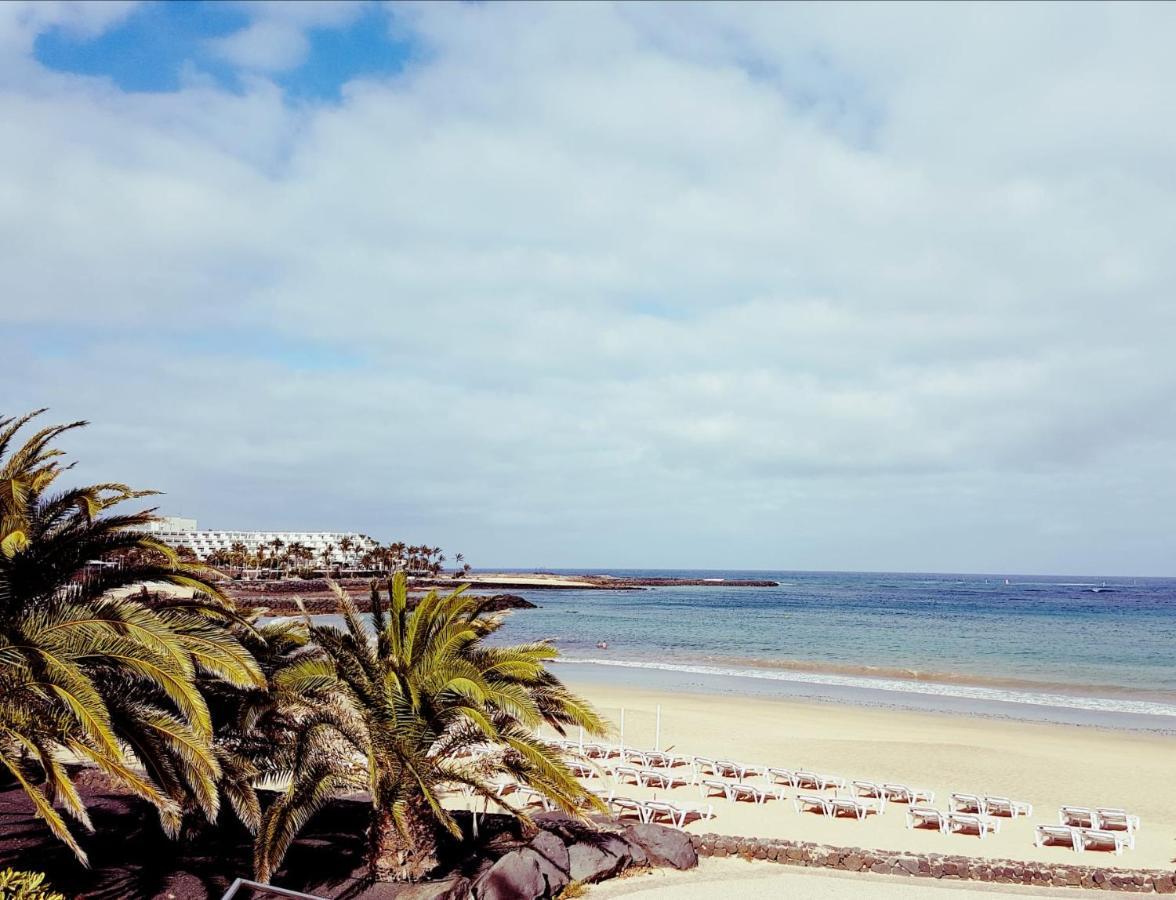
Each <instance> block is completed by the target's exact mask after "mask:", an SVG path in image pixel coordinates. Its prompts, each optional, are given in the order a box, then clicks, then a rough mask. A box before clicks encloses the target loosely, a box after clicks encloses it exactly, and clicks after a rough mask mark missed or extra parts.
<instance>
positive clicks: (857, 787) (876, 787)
mask: <svg viewBox="0 0 1176 900" xmlns="http://www.w3.org/2000/svg"><path fill="white" fill-rule="evenodd" d="M851 787H852V788H853V792H854V795H855V796H858V797H871V798H874V799H878V798H881V797H885V796H886V793H885V791H883V790H882V785H880V784H879V783H878V782H876V781H854V782H852V784H851Z"/></svg>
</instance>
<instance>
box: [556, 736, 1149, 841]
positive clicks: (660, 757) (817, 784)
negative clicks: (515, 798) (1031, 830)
mask: <svg viewBox="0 0 1176 900" xmlns="http://www.w3.org/2000/svg"><path fill="white" fill-rule="evenodd" d="M557 743H559V744H560V745H561V746H563V747H564V748H565V749H567V750H569V751H573V752H575V753H577V754H580V755H581V756H583V757H585V758H586V759H585V760H584V761H573V763H572V764H571V767H572V770H573V771H574V772H575V773H576V774H577V775H579V776H580V777H583V778H595V777H600V775H601V773H602V772H610V773H611V774H612V775H613V777H614V778H616V779H618V780H619V781H622V782H627V783H630V784H634V785H637V786H640V787H661V788H670V789H672V788H675V787H680V786H684V785H688V784H694V785H697V786H698V788H699V791H700V793H701V795H702V797H703V799H704V800H706V799H707V798H712V797H716V796H720V797H723V798H725V799H727V800H731V801H736V800H750V801H751V802H753V803H757V804H762V803H765V802H767V801H768V800H783V799H784V795H783V792H782V791H781V790H780V787H781V786H784V787H790V788H793V789H795V790H797V791H798V792H804V791H829V790H834V791H837V792H838V794H840V793H842V792H847V791H848V792H851V793H852V796H850V797H845V796H840V795H838V796H832V797H830V796H825V795H821V794H815V793H797V794H795V795H794V797H793V804H794V806H795V808H796V811H797V812H816V813H819V814H822V815H826V816H830V817H846V818H854V819H857V820H864V819H865V818H866V817H867V816H868V815H870V814H878V813H882V812H884V811H885V809H886V804H887V803H888V802H892V803H904V804H906V805H907V812H906V816H907V827H908V828H933V829H936V830H938V831H939V832H941V833H943V834H950V833H954V832H964V833H975V834H977V835H978V836H979V837H980V838H981V839H983V838H985V837H987V836H988V835H989V834H994V833H997V832H999V831H1000V826H1001V820H1002V819H1016V818H1019V817H1028V816H1031V815H1032V814H1033V804H1031V803H1028V802H1025V801H1022V800H1014V799H1012V798H1010V797H1004V796H1000V795H993V794H966V793H953V794H952V795H951V797H950V800H949V803H948V808H947V810H946V811H941V810H939V809H936V808H933V807H932V806H931V805H930V804H932V803H934V802H935V793H934V791H929V790H925V789H923V788H914V787H911V786H909V785H905V784H896V783H890V782H873V781H853V782H847V781H846V779H844V778H842V777H840V776H837V775H825V774H821V773H817V772H811V771H806V770H803V769H783V768H776V767H772V766H759V765H748V764H744V763H738V762H735V761H733V760H726V759H714V758H711V757H706V756H689V757H686V756H679V755H676V754H672V753H667V752H664V751H656V750H639V749H635V748H625V749H622V748H619V747H609V746H607V745H604V744H584V745H583V746H581V745H579V744H577V743H575V742H572V741H561V742H557ZM614 758H615V759H618V760H620V762H621V764H620V765H612V766H609V765H604V766H600V765H593V764H592V763H591V762H589V761H588V760H601V761H607V760H610V759H614ZM679 766H683V767H686V766H688V767H689V769H690V777H689V778H687V777H686V776H685V775H678V774H676V773H674V772H673V771H672V769H674V768H676V767H679ZM703 776H710V777H703ZM749 777H752V778H761V779H764V780H765V781H766V782H767V784H754V783H750V782H748V781H747V780H746V779H747V778H749ZM723 779H735V780H733V781H731V780H723ZM597 793H598V794H599V793H600V792H597ZM607 800H608V802H610V803H611V804H613V806H614V807H616V808H623V809H626V810H628V811H630V812H634V813H636V814H637V815H638V816H639V817H640V818H641V819H642V821H646V822H648V821H652V820H653V819H654V818H665V819H668V820H669V821H670V822H672V823H673V824H677V825H679V826H680V825H681V824H683V823H684V822H685V820H686V817H687V815H688V814H690V813H693V812H697V813H698V814H699V815H705V816H706V818H710V817H711V816H713V814H714V810H713V807H712V806H711V805H710V804H702V805H700V806H698V808H695V806H693V805H683V804H674V803H669V802H667V801H658V800H652V801H639V800H632V799H629V798H624V797H613V796H612V793H611V792H610V794H609V796H608V798H607ZM703 810H705V813H704V812H703ZM1058 821H1059V824H1058V825H1049V824H1042V825H1037V826H1036V837H1035V841H1036V844H1037V846H1042V845H1044V844H1058V843H1062V844H1067V845H1069V846H1071V847H1073V849H1074V850H1075V851H1077V852H1082V851H1084V850H1087V849H1090V848H1096V847H1097V848H1107V849H1111V850H1113V851H1114V852H1115V853H1116V854H1120V853H1122V852H1123V850H1124V849H1125V848H1134V846H1135V832H1136V831H1138V829H1139V817H1138V816H1134V815H1131V814H1129V813H1127V811H1126V810H1123V809H1120V808H1115V807H1085V806H1063V807H1062V808H1061V809H1060V810H1059V812H1058Z"/></svg>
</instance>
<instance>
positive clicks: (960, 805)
mask: <svg viewBox="0 0 1176 900" xmlns="http://www.w3.org/2000/svg"><path fill="white" fill-rule="evenodd" d="M928 802H932V801H928ZM948 807H949V809H950V810H951V811H952V812H962V813H975V814H976V815H981V816H1003V817H1004V818H1006V819H1015V818H1016V817H1017V816H1031V815H1033V804H1032V803H1026V802H1024V801H1023V800H1010V799H1009V798H1008V797H994V796H990V795H987V794H952V795H951V800H950V802H949V803H948Z"/></svg>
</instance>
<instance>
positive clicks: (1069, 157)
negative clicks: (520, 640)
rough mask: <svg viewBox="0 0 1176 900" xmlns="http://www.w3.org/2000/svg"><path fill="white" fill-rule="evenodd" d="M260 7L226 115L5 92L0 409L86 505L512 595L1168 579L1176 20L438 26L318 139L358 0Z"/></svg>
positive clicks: (172, 100) (469, 9)
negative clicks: (808, 581)
mask: <svg viewBox="0 0 1176 900" xmlns="http://www.w3.org/2000/svg"><path fill="white" fill-rule="evenodd" d="M249 12H250V15H251V16H252V20H251V24H250V25H249V26H248V27H247V28H245V29H244V30H243V31H241V32H238V33H237V34H236V35H232V36H230V38H228V39H227V41H228V43H226V44H222V45H221V48H220V49H221V50H222V51H223V52H224V53H225V54H227V55H228V56H229V57H232V54H239V55H237V56H236V57H235V58H234V59H233V61H234V62H235V64H238V65H241V66H243V67H245V68H247V69H250V70H253V71H255V72H256V73H258V75H257V77H252V78H249V79H247V80H246V81H245V83H244V89H243V90H241V91H238V92H235V93H234V92H229V91H224V90H221V89H219V88H217V87H216V86H215V84H210V83H205V82H201V81H200V80H199V79H194V80H193V81H192V82H191V83H188V84H186V85H185V86H184V87H183V89H181V90H179V91H177V92H175V93H169V94H155V95H151V94H137V95H131V94H123V93H121V92H119V91H117V90H115V89H113V88H112V87H111V86H110V85H109V84H106V83H104V82H102V81H100V80H96V79H84V78H78V77H73V76H63V75H61V74H60V73H53V72H48V71H44V70H40V71H37V72H35V73H34V75H35V77H24V78H22V79H20V80H13V81H11V82H10V83H9V84H8V85H7V87H5V89H4V90H3V91H2V92H0V115H3V117H4V121H6V122H9V123H12V127H13V129H14V132H16V133H19V134H20V135H21V140H20V141H10V142H4V144H3V145H2V146H0V197H3V202H2V203H0V210H2V212H0V248H3V249H2V250H0V271H3V272H4V273H5V275H4V281H5V285H4V287H5V289H4V293H3V298H4V299H2V300H0V327H3V329H4V330H5V331H6V332H7V331H10V330H11V331H13V332H14V333H16V334H17V335H19V336H20V339H19V341H17V342H16V350H15V351H14V356H13V360H14V365H15V366H16V369H17V371H19V372H21V378H20V379H19V382H13V381H11V380H10V381H9V382H8V384H7V387H6V388H4V389H0V390H2V392H0V407H3V408H11V409H16V408H24V407H31V406H39V405H43V404H46V403H49V404H51V405H53V406H54V407H55V412H57V413H58V414H59V415H60V416H62V417H75V416H85V417H87V418H91V419H93V420H94V422H95V426H94V427H93V428H92V429H91V430H90V432H89V433H88V434H87V435H85V436H79V437H76V438H75V441H77V444H76V447H77V449H78V450H79V451H82V452H84V459H85V469H84V471H85V472H86V473H92V474H93V475H94V477H104V478H106V477H109V478H125V479H130V480H132V481H135V482H136V483H139V482H142V483H144V484H149V485H152V486H156V487H161V488H164V489H166V490H168V491H169V495H168V498H167V501H166V502H167V503H168V506H169V509H170V510H171V511H173V512H176V513H185V514H194V515H198V516H200V517H201V518H203V519H204V520H205V521H206V522H208V523H209V524H210V525H213V524H216V525H224V526H229V525H234V526H235V525H238V524H240V525H243V526H246V525H252V526H259V527H260V526H263V525H264V526H272V527H302V526H311V525H313V526H316V527H318V526H321V527H358V528H361V529H363V530H366V531H369V532H371V533H373V534H377V535H378V536H381V537H391V536H393V535H397V534H399V535H403V536H406V537H410V538H411V539H413V540H428V541H431V542H434V543H437V544H441V545H443V546H447V547H454V548H455V549H461V550H464V551H465V552H466V553H467V555H468V556H470V557H471V558H472V559H473V560H474V561H475V562H479V563H480V562H486V563H490V564H493V563H499V562H501V563H528V562H530V563H544V564H549V565H554V564H560V563H566V564H592V563H596V564H614V565H618V564H625V563H628V564H637V565H640V564H645V565H657V564H663V565H689V564H698V565H720V566H721V565H753V566H762V567H773V566H792V567H813V568H819V567H836V568H912V569H913V568H920V569H957V570H961V569H972V570H977V569H988V570H993V569H996V570H1000V569H1009V570H1013V569H1020V570H1025V571H1032V570H1037V571H1040V570H1047V569H1053V570H1057V571H1063V570H1066V571H1091V570H1100V569H1101V570H1103V571H1115V570H1118V571H1139V572H1148V571H1153V572H1155V571H1171V546H1170V542H1167V541H1166V540H1165V539H1164V537H1163V536H1164V535H1166V534H1171V533H1172V532H1173V526H1174V525H1176V522H1174V521H1173V513H1172V511H1171V510H1172V509H1174V508H1176V504H1174V503H1173V501H1176V479H1174V478H1173V475H1172V471H1171V464H1170V460H1171V458H1172V452H1173V450H1174V449H1176V423H1174V420H1173V418H1172V417H1171V416H1170V415H1169V414H1167V412H1166V411H1167V410H1170V409H1171V408H1172V406H1173V401H1174V400H1176V363H1173V361H1172V355H1171V349H1170V348H1171V347H1172V346H1173V344H1174V343H1176V319H1174V316H1173V313H1172V311H1171V310H1172V306H1171V303H1170V300H1169V293H1170V285H1171V284H1172V283H1173V281H1174V279H1176V259H1174V258H1173V256H1172V254H1171V253H1170V250H1169V248H1168V243H1169V240H1168V237H1167V236H1168V235H1169V234H1171V233H1172V232H1173V226H1174V225H1176V222H1173V218H1174V214H1173V212H1172V211H1173V210H1174V209H1176V203H1174V202H1173V201H1174V199H1176V197H1174V196H1173V195H1174V192H1176V184H1174V183H1173V182H1172V179H1171V175H1170V171H1169V170H1170V166H1169V165H1168V164H1167V160H1168V159H1170V156H1171V151H1172V150H1173V149H1176V148H1174V147H1173V142H1174V141H1176V125H1174V124H1173V123H1176V117H1174V116H1172V115H1171V112H1172V110H1171V109H1169V106H1170V100H1169V98H1168V97H1167V96H1166V95H1165V93H1164V92H1163V89H1162V85H1164V84H1166V83H1168V82H1169V81H1170V80H1171V78H1172V76H1174V75H1176V71H1173V69H1174V68H1176V63H1174V62H1173V61H1172V60H1171V59H1170V58H1169V56H1170V55H1169V54H1167V52H1166V49H1165V47H1164V45H1163V44H1162V37H1161V36H1162V35H1163V34H1164V32H1165V30H1166V19H1167V17H1170V15H1171V13H1170V12H1169V11H1167V10H1165V9H1162V8H1156V7H1125V6H1115V7H1107V6H1083V7H1068V8H1060V7H1057V8H1054V7H1048V6H1040V7H1022V8H1013V9H1008V10H1006V9H1004V8H1001V7H996V6H991V5H988V6H962V7H948V8H943V9H939V10H935V11H932V12H930V13H928V12H927V11H925V10H922V9H921V8H920V9H918V10H916V9H915V8H913V7H906V6H897V7H894V6H887V7H881V8H880V7H853V8H852V15H851V14H850V9H849V8H847V7H840V6H820V7H817V6H788V7H772V6H767V5H763V6H756V5H730V6H727V5H723V6H709V5H690V6H686V7H682V6H674V7H665V6H647V5H640V6H620V7H612V6H605V5H571V4H559V5H549V6H541V7H534V6H532V7H521V6H511V5H476V4H465V5H458V4H447V5H439V4H437V5H434V4H424V5H420V6H414V7H409V8H404V9H401V8H398V10H397V14H396V18H397V27H398V28H401V29H406V30H408V31H409V32H410V33H411V34H412V36H413V39H414V40H415V41H417V42H418V43H419V45H420V46H421V47H422V48H423V52H422V53H421V54H420V58H419V60H417V62H416V63H415V64H414V65H412V66H410V67H409V68H407V69H406V70H405V71H404V72H403V73H402V74H400V75H398V76H396V77H385V78H368V79H360V80H355V81H352V82H350V83H349V84H347V85H345V86H344V88H343V91H342V93H341V100H340V101H339V102H338V103H337V104H300V103H295V102H292V101H291V100H290V99H289V98H288V97H285V96H283V94H282V92H281V90H280V89H279V88H278V87H276V86H275V85H274V84H273V83H272V82H271V81H269V80H268V79H267V78H265V77H263V76H264V73H266V72H274V71H279V70H284V69H288V68H290V67H291V66H294V65H297V64H298V63H299V62H300V61H301V60H302V59H304V58H305V55H306V54H307V53H308V52H315V46H314V33H315V32H314V29H316V28H320V27H337V26H339V25H340V24H342V23H344V22H345V21H347V19H346V16H349V15H354V10H342V9H341V8H339V7H338V6H336V5H334V4H329V5H326V6H321V7H319V6H316V7H312V6H310V5H306V4H291V5H277V4H262V5H260V6H258V7H251V8H249ZM46 21H47V20H46ZM21 27H25V28H33V29H34V30H35V29H36V28H43V27H47V26H46V25H45V24H44V22H42V23H41V24H35V25H31V26H29V25H22V26H21ZM94 27H98V26H97V25H95V26H94ZM230 44H231V45H232V47H230ZM233 48H236V49H233ZM17 383H19V390H16V389H14V385H15V384H17ZM128 398H134V399H133V400H128ZM1074 523H1080V524H1081V528H1080V529H1078V530H1077V531H1075V529H1074V528H1073V525H1074Z"/></svg>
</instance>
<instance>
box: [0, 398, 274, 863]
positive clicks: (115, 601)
mask: <svg viewBox="0 0 1176 900" xmlns="http://www.w3.org/2000/svg"><path fill="white" fill-rule="evenodd" d="M37 414H38V413H32V414H30V415H27V416H24V417H22V418H19V419H4V420H0V771H3V770H6V771H7V772H8V773H9V775H10V776H11V777H12V778H13V779H15V780H16V781H17V782H18V783H19V784H20V785H21V787H22V788H23V789H24V791H25V793H26V794H27V795H28V796H29V798H30V800H31V801H32V803H33V805H34V808H35V809H36V811H37V814H38V815H39V816H40V817H41V818H43V819H44V820H45V821H46V823H47V824H48V826H49V828H50V829H51V830H52V831H53V833H54V834H55V835H56V836H57V837H58V838H60V839H61V840H62V841H64V842H65V843H66V844H67V845H68V846H69V847H70V848H71V849H72V850H73V851H74V853H75V854H76V855H77V857H78V858H79V859H80V860H81V861H83V862H85V860H86V857H85V854H84V853H83V852H82V849H81V847H80V846H79V845H78V843H77V841H76V839H75V838H74V836H73V834H72V833H71V831H70V829H69V827H68V825H67V824H66V821H65V818H64V817H65V816H68V817H69V818H72V819H73V820H74V821H75V822H76V823H78V824H80V825H81V826H83V827H84V828H90V822H89V818H88V816H87V815H86V809H85V806H84V804H83V803H82V800H81V797H80V796H79V794H78V792H77V791H76V789H75V788H74V786H73V784H72V783H71V781H70V779H69V776H68V774H67V772H66V770H65V767H64V765H63V764H62V762H61V755H62V753H63V752H69V753H72V754H73V755H74V756H75V757H77V758H79V759H81V760H86V761H89V762H91V763H93V764H94V765H96V766H98V767H99V768H100V769H102V770H103V771H104V772H106V773H107V774H108V775H110V776H111V777H113V778H114V779H115V780H116V781H118V782H120V783H121V784H122V785H123V786H124V787H125V788H127V789H128V790H130V791H132V792H133V793H135V794H137V795H138V796H140V797H143V798H145V799H146V800H148V801H150V802H151V803H153V804H154V805H155V806H156V807H157V808H158V810H159V814H160V819H161V822H162V824H163V827H164V828H165V829H166V830H167V831H168V832H169V833H172V834H175V833H177V832H178V830H179V828H180V825H181V822H182V820H183V816H184V814H185V813H186V812H198V813H199V814H201V815H203V816H204V817H206V818H207V819H208V820H209V821H212V820H214V819H215V818H216V815H217V812H218V809H219V790H218V785H219V782H220V779H221V774H222V772H221V767H220V765H219V763H218V761H217V759H216V754H215V751H214V749H213V744H212V721H211V717H210V713H209V709H208V705H207V703H206V702H205V699H204V696H203V694H202V693H201V691H200V690H199V688H198V684H197V679H198V676H199V677H206V678H210V679H216V680H221V681H224V682H225V683H227V684H230V685H232V686H234V687H237V688H246V687H258V686H263V685H264V678H263V676H262V673H261V671H260V669H259V668H258V666H257V663H256V661H255V660H254V658H253V656H252V655H251V654H250V653H249V652H248V651H246V650H245V648H244V647H243V646H242V645H241V644H240V643H239V641H237V640H236V638H235V637H234V636H233V634H232V633H231V631H230V629H229V628H228V626H229V625H230V624H231V623H235V622H238V621H239V620H238V619H237V617H236V613H235V612H234V611H233V610H232V608H231V606H230V605H229V604H228V603H227V601H225V600H224V598H223V597H221V596H220V594H219V593H218V591H217V590H216V589H215V588H214V587H212V586H211V585H210V584H209V583H208V582H207V581H206V580H205V576H206V572H205V570H204V569H203V568H202V567H201V566H199V565H198V564H194V563H189V562H184V561H182V560H180V559H179V558H178V557H177V555H176V554H175V552H174V551H173V550H172V549H171V548H169V547H167V546H165V545H163V544H160V543H159V542H157V541H155V540H153V539H152V538H151V536H150V535H148V534H146V533H144V532H141V531H136V530H135V529H136V528H137V527H139V526H142V525H144V524H146V523H147V522H149V521H151V520H152V514H151V513H150V512H138V513H130V514H122V515H120V514H115V513H112V512H111V510H112V508H114V507H116V506H118V505H119V504H120V503H123V502H124V501H127V500H131V499H135V498H139V497H143V496H145V495H146V494H145V493H144V492H138V491H132V490H131V489H130V488H128V487H127V486H126V485H122V484H96V485H89V486H85V487H75V488H71V489H67V490H61V491H56V492H54V490H53V488H54V484H55V482H56V480H57V478H58V477H59V476H60V475H61V474H62V472H64V471H65V470H66V469H67V468H68V467H66V466H63V465H61V462H60V457H61V455H62V454H61V451H60V450H57V449H55V448H54V447H53V441H54V440H55V439H56V438H57V437H59V436H60V435H61V434H63V433H64V432H66V431H69V430H70V429H74V428H77V427H80V426H81V425H83V424H85V423H82V422H75V423H72V424H69V425H59V426H54V427H49V428H45V429H42V430H40V431H38V432H36V433H35V434H33V435H32V436H31V437H30V438H29V439H28V440H27V441H26V442H25V443H24V444H23V445H22V446H20V447H18V448H16V449H12V450H11V451H10V449H9V448H10V447H11V446H13V442H14V439H15V437H16V435H17V433H18V432H19V431H20V429H21V428H22V427H23V426H25V425H26V424H27V423H28V422H29V421H30V420H31V419H32V418H33V417H34V416H36V415H37ZM145 583H168V584H172V585H177V586H181V587H185V588H193V589H195V590H197V591H199V592H201V593H200V594H199V595H198V599H180V598H177V597H170V598H167V597H161V596H156V595H150V594H148V593H147V592H146V591H141V592H134V591H129V592H128V591H126V590H125V589H126V588H128V587H129V586H133V585H143V584H145ZM38 780H43V782H44V789H43V791H42V789H41V788H39V787H37V786H36V785H35V784H34V782H35V781H38ZM55 804H56V805H57V806H60V807H61V810H62V811H63V812H64V816H63V813H62V812H59V811H58V809H57V808H55Z"/></svg>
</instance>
